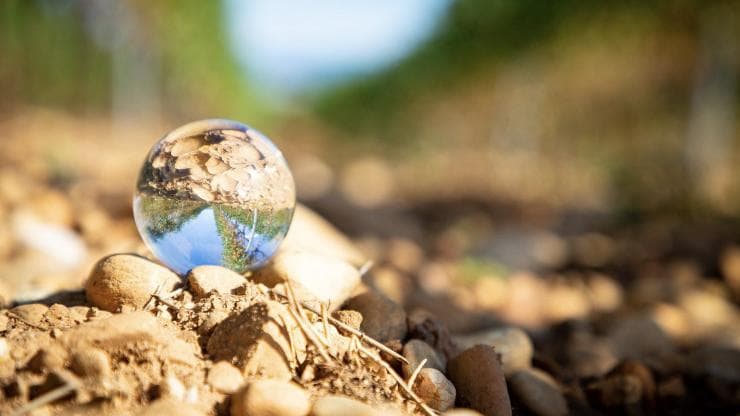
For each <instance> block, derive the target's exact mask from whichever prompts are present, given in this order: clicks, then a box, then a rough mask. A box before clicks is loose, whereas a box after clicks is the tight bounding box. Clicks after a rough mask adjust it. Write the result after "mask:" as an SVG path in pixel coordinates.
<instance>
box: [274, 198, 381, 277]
mask: <svg viewBox="0 0 740 416" xmlns="http://www.w3.org/2000/svg"><path fill="white" fill-rule="evenodd" d="M281 250H305V251H310V252H312V253H316V254H320V255H324V256H329V257H335V258H339V259H342V260H345V261H347V262H349V263H350V264H352V265H354V266H357V267H359V266H362V265H363V264H364V263H365V262H366V261H367V258H366V257H365V256H364V255H363V254H362V253H361V252H360V251H359V250H358V249H357V247H355V245H354V244H353V243H352V241H350V239H349V238H347V236H345V235H344V234H342V233H341V232H340V231H339V230H337V229H336V228H335V227H334V226H333V225H332V224H331V223H329V222H328V221H327V220H325V219H324V218H323V217H321V216H320V215H319V214H317V213H316V212H314V211H312V210H311V209H310V208H308V207H306V206H305V205H303V204H296V207H295V212H294V213H293V221H292V223H291V224H290V230H289V231H288V234H287V235H286V236H285V239H284V240H283V243H282V245H281Z"/></svg>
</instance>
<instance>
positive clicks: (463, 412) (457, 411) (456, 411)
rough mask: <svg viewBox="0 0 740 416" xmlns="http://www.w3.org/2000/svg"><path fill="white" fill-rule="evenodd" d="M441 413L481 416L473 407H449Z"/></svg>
mask: <svg viewBox="0 0 740 416" xmlns="http://www.w3.org/2000/svg"><path fill="white" fill-rule="evenodd" d="M442 414H443V415H444V416H482V415H481V414H480V413H478V412H476V411H475V410H473V409H464V408H457V409H451V410H448V411H446V412H444V413H442Z"/></svg>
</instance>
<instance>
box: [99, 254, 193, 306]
mask: <svg viewBox="0 0 740 416" xmlns="http://www.w3.org/2000/svg"><path fill="white" fill-rule="evenodd" d="M179 283H180V279H179V277H177V275H176V274H175V273H173V272H172V271H170V270H169V269H167V268H165V267H163V266H160V265H158V264H156V263H154V262H152V261H149V260H147V259H145V258H143V257H139V256H136V255H133V254H114V255H111V256H108V257H105V258H103V259H102V260H100V261H99V262H98V263H97V264H96V265H95V266H94V267H93V270H92V272H91V273H90V277H89V278H88V280H87V284H86V285H85V291H86V294H87V299H88V300H89V301H90V303H92V304H93V305H95V306H97V307H99V308H100V309H103V310H106V311H110V312H116V311H119V310H120V309H121V308H122V307H123V306H130V307H133V308H142V307H143V306H144V305H145V304H146V303H147V302H148V301H149V299H150V298H151V296H152V294H154V293H155V292H157V291H159V293H161V294H165V293H168V292H170V291H172V290H173V289H174V288H175V286H176V285H177V284H179Z"/></svg>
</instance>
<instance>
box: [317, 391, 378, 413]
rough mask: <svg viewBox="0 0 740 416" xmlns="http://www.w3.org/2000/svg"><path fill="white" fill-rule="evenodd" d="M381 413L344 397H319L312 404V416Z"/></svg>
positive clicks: (332, 395)
mask: <svg viewBox="0 0 740 416" xmlns="http://www.w3.org/2000/svg"><path fill="white" fill-rule="evenodd" d="M382 414H383V413H381V412H379V411H377V410H375V409H374V408H373V407H372V406H370V405H368V404H365V403H362V402H359V401H357V400H354V399H350V398H349V397H345V396H338V395H334V394H329V395H326V396H323V397H320V398H319V399H318V400H316V403H314V404H313V411H312V412H311V415H312V416H337V415H352V416H381V415H382Z"/></svg>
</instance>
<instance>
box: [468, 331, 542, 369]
mask: <svg viewBox="0 0 740 416" xmlns="http://www.w3.org/2000/svg"><path fill="white" fill-rule="evenodd" d="M453 340H454V341H455V343H456V344H457V345H458V347H460V348H461V349H468V348H471V347H473V346H475V345H478V344H484V345H491V346H493V347H494V348H495V349H496V352H497V353H499V354H501V363H502V365H503V368H504V373H505V374H506V375H507V376H508V375H510V374H513V373H514V371H516V370H521V369H524V368H529V367H531V366H532V355H533V354H534V346H533V345H532V340H530V339H529V336H528V335H527V334H526V333H525V332H524V331H522V330H521V329H519V328H497V329H491V330H487V331H481V332H477V333H474V334H470V335H463V336H456V337H454V338H453Z"/></svg>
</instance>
